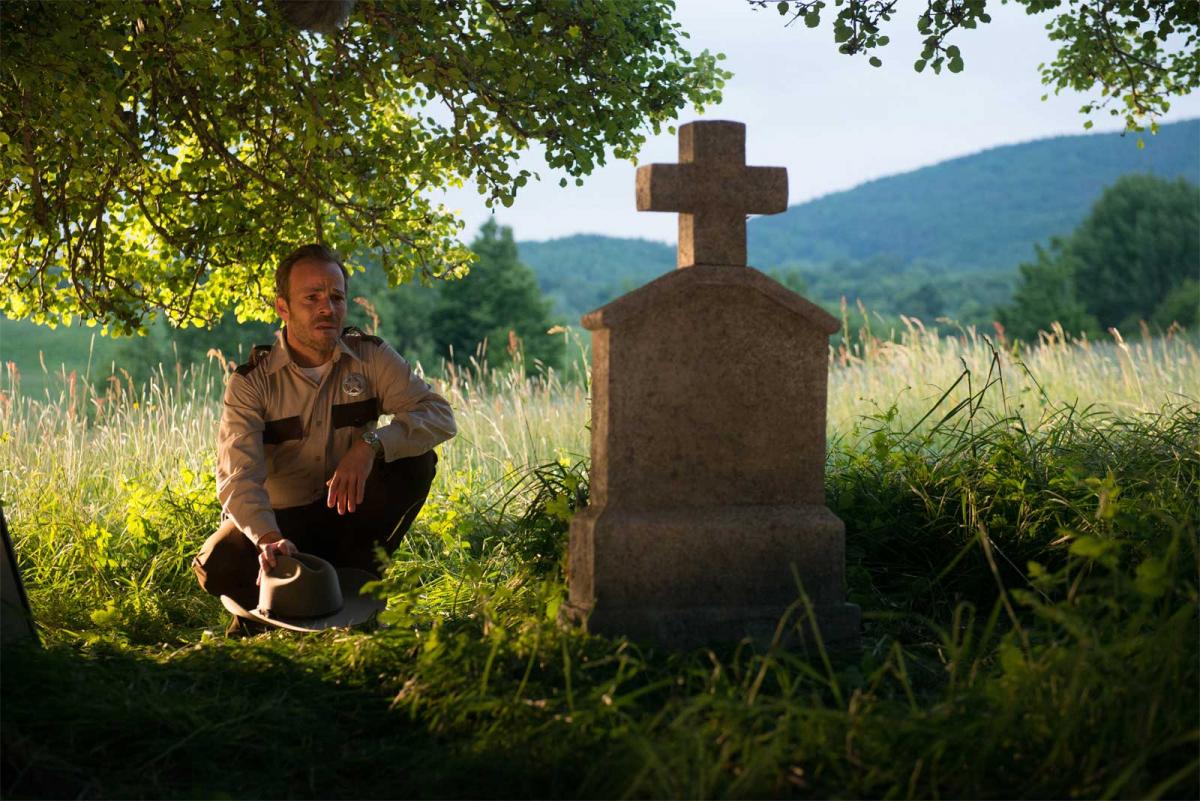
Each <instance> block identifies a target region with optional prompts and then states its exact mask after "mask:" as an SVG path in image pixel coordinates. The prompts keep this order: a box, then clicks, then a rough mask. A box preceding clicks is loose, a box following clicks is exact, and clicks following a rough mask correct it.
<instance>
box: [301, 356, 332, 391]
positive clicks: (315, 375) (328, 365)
mask: <svg viewBox="0 0 1200 801" xmlns="http://www.w3.org/2000/svg"><path fill="white" fill-rule="evenodd" d="M296 367H297V368H298V369H299V370H300V372H302V373H304V374H305V375H306V376H308V377H309V378H311V379H312V382H313V383H314V384H316V385H317V386H320V385H321V381H322V380H324V378H325V376H326V375H328V374H329V371H330V370H332V369H333V359H330V360H329V361H327V362H325V363H324V364H319V365H317V366H316V367H300V365H298V364H297V365H296Z"/></svg>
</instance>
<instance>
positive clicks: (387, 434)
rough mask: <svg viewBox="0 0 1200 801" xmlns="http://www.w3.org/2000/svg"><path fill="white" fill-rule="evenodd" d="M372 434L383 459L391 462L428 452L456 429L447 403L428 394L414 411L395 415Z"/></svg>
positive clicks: (438, 396) (434, 395)
mask: <svg viewBox="0 0 1200 801" xmlns="http://www.w3.org/2000/svg"><path fill="white" fill-rule="evenodd" d="M375 433H377V434H378V435H379V440H380V442H382V443H383V454H384V459H385V460H386V461H389V462H391V461H394V460H396V459H405V458H408V457H410V456H419V455H421V454H422V453H425V452H426V451H428V450H431V449H432V448H434V447H435V446H437V445H440V444H441V443H443V442H445V441H446V440H448V439H450V438H451V437H453V436H454V435H455V434H456V433H458V427H457V425H456V424H455V422H454V413H453V412H452V411H451V410H450V404H449V403H448V402H447V401H446V400H445V399H444V398H442V397H441V396H440V395H436V394H434V393H430V394H429V395H427V396H426V397H425V398H423V399H422V400H421V402H420V403H418V404H417V406H416V407H415V408H413V409H411V410H409V411H407V412H401V413H399V414H396V415H395V417H393V418H392V421H391V422H390V423H388V424H387V425H386V426H380V427H379V428H377V429H376V431H375Z"/></svg>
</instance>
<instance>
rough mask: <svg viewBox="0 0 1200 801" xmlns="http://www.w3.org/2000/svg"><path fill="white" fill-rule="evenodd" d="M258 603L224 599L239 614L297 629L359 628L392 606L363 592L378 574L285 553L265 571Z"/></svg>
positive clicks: (225, 597) (301, 555)
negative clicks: (245, 605) (252, 606)
mask: <svg viewBox="0 0 1200 801" xmlns="http://www.w3.org/2000/svg"><path fill="white" fill-rule="evenodd" d="M260 576H261V581H260V582H259V586H258V607H257V608H256V609H244V608H243V607H242V605H241V604H239V603H238V602H237V601H235V600H234V599H233V598H231V597H229V596H228V595H222V596H221V603H222V604H224V605H225V608H226V609H228V610H229V611H230V612H232V613H233V614H235V615H238V616H240V617H248V618H251V619H253V620H257V621H259V622H261V623H266V624H268V625H271V626H279V627H280V628H284V629H291V630H292V631H321V630H323V629H331V628H337V627H346V626H356V625H358V624H359V623H363V622H365V621H366V620H368V619H369V618H370V617H371V615H373V614H375V613H376V612H380V611H382V610H383V608H384V607H385V606H386V605H387V604H386V603H385V602H383V601H380V600H377V599H375V598H369V597H366V596H363V595H359V591H360V590H362V586H363V585H364V584H366V583H367V582H368V581H373V580H374V579H375V577H374V576H373V575H371V574H370V573H368V572H366V571H365V570H356V569H354V568H346V567H341V568H335V567H334V566H333V565H331V564H330V563H329V562H326V561H325V560H324V559H322V558H320V557H319V556H313V555H312V554H307V553H298V554H296V555H295V556H285V555H283V554H279V555H278V556H276V557H275V567H273V568H271V569H270V570H264V571H262V573H261V574H260Z"/></svg>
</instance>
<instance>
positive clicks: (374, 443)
mask: <svg viewBox="0 0 1200 801" xmlns="http://www.w3.org/2000/svg"><path fill="white" fill-rule="evenodd" d="M362 441H363V442H365V443H367V444H368V445H370V446H371V450H373V451H375V457H376V458H379V457H380V456H383V440H381V439H380V438H379V435H378V434H376V433H375V432H374V431H364V432H363V435H362Z"/></svg>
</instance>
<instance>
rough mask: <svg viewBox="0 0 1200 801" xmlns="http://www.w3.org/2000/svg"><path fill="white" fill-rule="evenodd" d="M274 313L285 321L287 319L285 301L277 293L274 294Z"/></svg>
mask: <svg viewBox="0 0 1200 801" xmlns="http://www.w3.org/2000/svg"><path fill="white" fill-rule="evenodd" d="M275 313H276V314H278V315H279V317H280V319H281V320H283V321H284V322H285V323H286V322H287V321H288V304H287V301H286V300H284V299H283V298H282V297H280V296H279V295H276V296H275Z"/></svg>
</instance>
